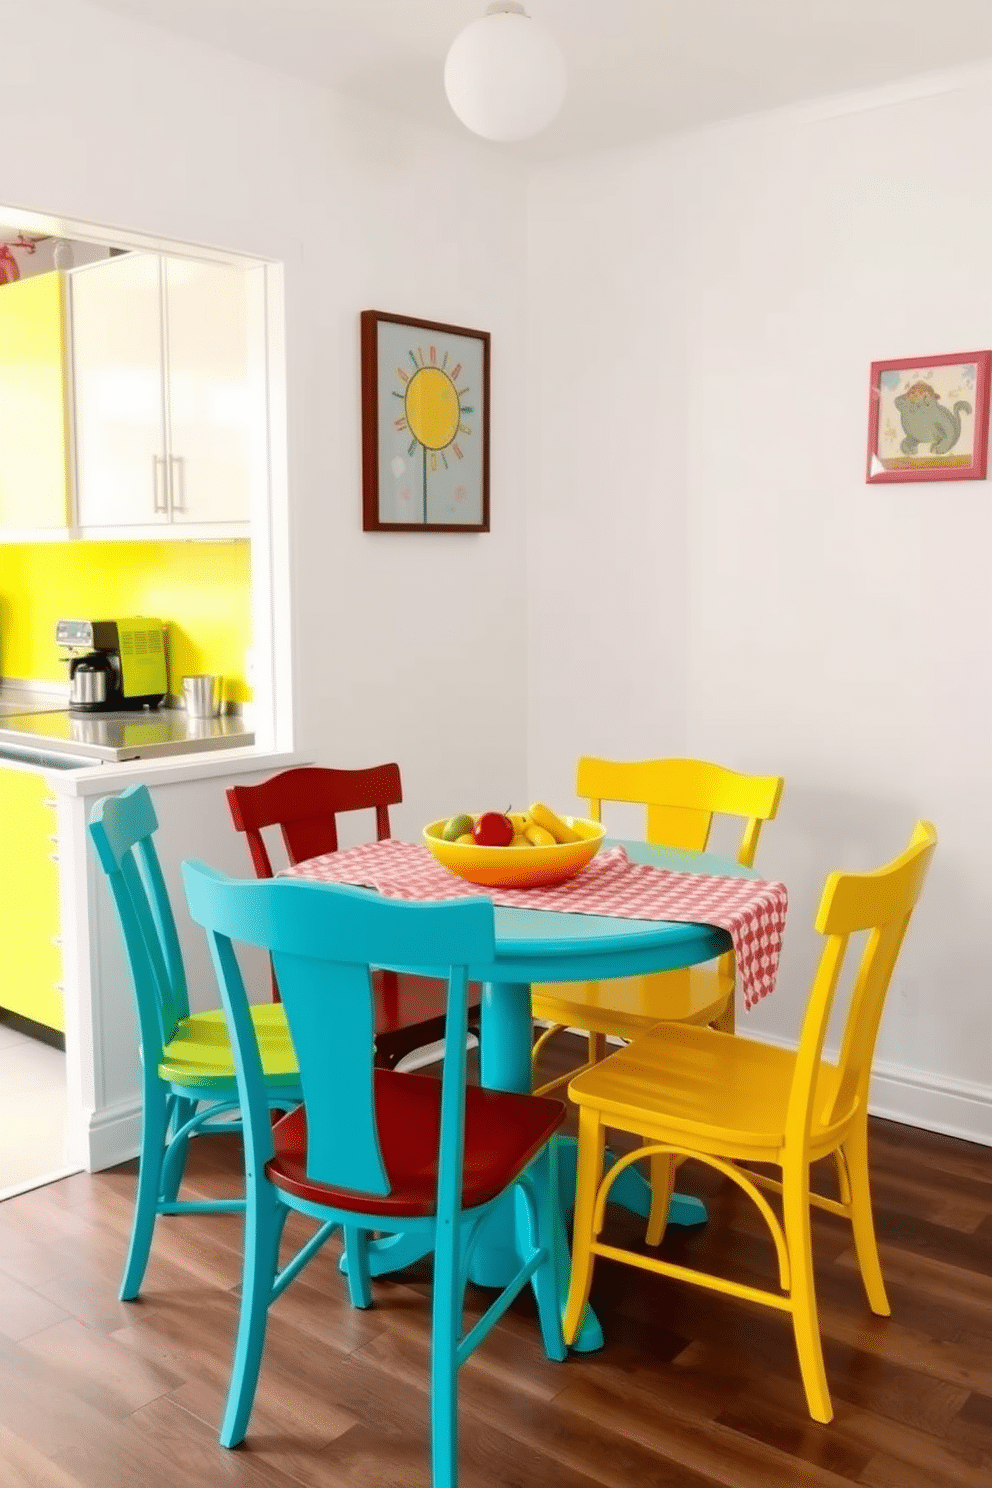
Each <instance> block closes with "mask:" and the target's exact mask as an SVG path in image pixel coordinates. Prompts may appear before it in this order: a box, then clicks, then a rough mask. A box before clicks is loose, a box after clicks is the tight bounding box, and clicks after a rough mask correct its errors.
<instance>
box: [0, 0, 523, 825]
mask: <svg viewBox="0 0 992 1488" xmlns="http://www.w3.org/2000/svg"><path fill="white" fill-rule="evenodd" d="M0 35H2V37H3V47H2V51H0V133H2V137H3V139H4V141H5V146H4V150H3V152H2V158H0V207H2V206H6V207H11V206H13V207H23V208H34V209H37V210H39V211H44V212H48V213H54V214H62V215H64V216H67V217H70V218H74V219H77V220H79V221H82V222H91V223H94V224H97V225H104V226H107V225H109V226H114V227H121V228H124V229H131V230H137V231H142V232H149V233H154V234H162V235H165V236H169V237H174V238H176V239H178V240H183V241H187V242H191V243H202V244H208V245H213V246H216V247H222V248H228V249H236V250H241V251H243V252H246V253H255V254H258V255H260V256H264V257H268V258H271V259H275V260H278V261H282V262H284V263H285V265H286V302H287V344H288V401H289V431H288V435H289V464H290V503H291V531H290V545H291V562H292V579H293V616H292V623H293V630H294V634H295V641H296V645H295V651H296V662H297V666H296V700H297V701H296V706H297V725H298V729H297V743H298V745H299V746H300V747H301V748H303V749H305V750H306V751H308V752H309V753H311V754H312V755H313V757H314V758H315V759H317V760H319V761H320V762H322V763H328V764H330V763H336V764H341V765H353V764H360V763H361V764H364V763H374V762H378V761H381V760H387V759H397V760H398V761H399V762H400V765H401V768H402V771H403V781H404V790H405V793H406V801H405V803H404V806H403V807H402V808H401V809H400V811H398V812H397V813H396V816H395V821H396V825H397V827H398V828H400V829H401V830H405V831H410V832H416V831H418V830H419V828H420V826H421V824H422V823H423V822H425V821H427V820H430V819H431V818H432V817H436V816H439V815H441V814H443V813H444V812H446V811H448V810H451V809H453V808H455V807H459V806H465V807H466V808H471V807H483V806H486V805H491V804H494V803H495V804H500V803H502V804H505V802H506V801H507V800H510V799H513V800H519V799H521V797H522V794H523V791H524V784H525V747H526V741H525V737H524V733H523V730H522V728H521V725H520V720H521V715H522V712H523V709H524V706H525V700H524V683H523V677H524V671H525V642H526V633H525V583H526V576H525V565H524V560H523V551H524V438H523V430H524V427H525V421H526V412H527V409H526V403H525V398H524V387H523V378H522V377H521V371H520V369H521V366H522V362H523V358H524V355H525V350H526V345H525V335H526V325H525V313H524V310H525V306H524V297H523V276H524V269H525V252H526V239H525V220H526V219H525V208H526V199H525V186H524V182H523V178H522V175H521V173H520V170H519V167H518V166H517V165H515V164H514V163H513V162H512V161H508V160H506V159H505V158H504V157H501V156H500V155H499V154H498V153H496V152H494V151H492V150H489V149H486V148H484V147H481V146H477V145H474V144H473V143H472V141H471V139H470V138H469V137H468V136H466V139H465V142H464V143H462V142H461V141H459V140H457V139H445V138H443V137H442V136H441V135H432V134H431V133H429V132H426V131H419V130H417V129H415V128H412V127H411V126H410V124H409V123H408V122H405V121H402V120H399V119H396V120H393V119H390V118H386V117H385V116H376V115H373V114H370V113H365V112H363V111H361V110H360V109H357V108H355V107H352V106H350V105H345V104H344V103H340V102H337V101H335V100H334V99H333V98H332V97H331V96H330V95H326V94H323V93H321V92H320V91H318V90H316V89H314V88H310V87H307V86H306V85H305V84H302V83H299V82H297V81H294V80H290V79H288V78H285V77H281V76H279V75H277V74H275V73H273V72H269V71H267V70H266V69H263V68H258V67H253V66H251V65H249V64H247V63H243V62H241V61H239V60H236V59H234V58H233V57H230V56H227V55H225V54H223V53H221V52H215V51H211V50H209V49H207V48H201V47H197V46H193V45H191V44H190V45H187V44H185V43H183V42H182V41H180V40H178V39H176V38H174V37H170V36H169V35H168V34H167V33H165V32H158V31H153V30H150V29H147V28H143V27H140V26H137V25H131V24H128V23H126V22H124V21H122V20H121V19H119V18H117V17H114V16H110V15H108V14H107V13H106V12H103V11H100V10H99V9H96V8H91V7H89V6H87V5H85V4H82V3H75V0H32V3H31V5H30V6H25V5H22V4H20V3H13V0H0ZM368 308H376V309H380V310H393V311H398V312H401V313H406V314H412V315H419V316H423V317H424V318H427V319H436V320H442V321H447V322H452V323H455V324H461V325H468V326H472V327H479V328H483V329H488V330H489V331H491V333H492V376H493V388H492V406H493V425H492V455H491V461H492V529H493V530H492V533H491V534H490V535H489V536H471V535H465V536H462V535H452V536H449V535H446V534H437V535H426V534H425V535H423V536H421V535H418V534H402V535H395V534H368V535H366V534H363V533H362V531H361V460H360V408H359V312H360V311H361V310H363V309H368ZM247 644H249V640H248V638H246V645H247Z"/></svg>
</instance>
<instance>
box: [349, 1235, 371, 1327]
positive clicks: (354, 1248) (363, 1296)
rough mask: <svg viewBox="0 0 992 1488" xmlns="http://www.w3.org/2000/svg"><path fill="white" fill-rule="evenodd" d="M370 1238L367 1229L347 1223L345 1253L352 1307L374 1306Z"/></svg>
mask: <svg viewBox="0 0 992 1488" xmlns="http://www.w3.org/2000/svg"><path fill="white" fill-rule="evenodd" d="M368 1238H369V1237H368V1231H367V1230H359V1229H357V1228H356V1227H355V1226H354V1225H345V1227H344V1253H345V1255H346V1256H347V1257H348V1266H347V1271H348V1297H349V1299H350V1301H351V1305H352V1307H371V1306H372V1276H371V1272H370V1271H369V1246H368Z"/></svg>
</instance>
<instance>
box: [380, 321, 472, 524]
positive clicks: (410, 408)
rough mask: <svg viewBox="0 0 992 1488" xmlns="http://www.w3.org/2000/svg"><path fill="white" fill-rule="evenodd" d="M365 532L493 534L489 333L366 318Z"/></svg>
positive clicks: (412, 322)
mask: <svg viewBox="0 0 992 1488" xmlns="http://www.w3.org/2000/svg"><path fill="white" fill-rule="evenodd" d="M361 322H362V514H363V515H362V527H363V530H364V531H366V532H488V531H489V332H488V331H472V330H468V329H467V328H466V327H465V326H453V325H444V324H442V323H441V322H440V321H435V320H414V319H413V318H412V317H410V316H408V315H387V314H385V313H384V312H383V311H381V310H363V311H362V315H361Z"/></svg>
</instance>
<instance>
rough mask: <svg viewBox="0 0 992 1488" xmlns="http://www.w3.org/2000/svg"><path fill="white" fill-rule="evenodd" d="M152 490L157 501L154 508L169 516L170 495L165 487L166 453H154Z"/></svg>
mask: <svg viewBox="0 0 992 1488" xmlns="http://www.w3.org/2000/svg"><path fill="white" fill-rule="evenodd" d="M159 472H161V476H162V478H161V480H160V479H159ZM152 492H153V496H154V501H155V505H154V508H153V510H154V511H156V512H162V513H164V514H165V515H166V516H168V514H169V497H168V493H167V492H166V489H165V456H164V455H152Z"/></svg>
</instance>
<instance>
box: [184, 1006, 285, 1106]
mask: <svg viewBox="0 0 992 1488" xmlns="http://www.w3.org/2000/svg"><path fill="white" fill-rule="evenodd" d="M251 1020H252V1023H253V1024H254V1025H255V1034H256V1037H257V1038H258V1047H259V1051H260V1053H261V1056H262V1070H263V1073H264V1074H265V1077H266V1080H268V1081H270V1082H271V1083H272V1084H275V1085H279V1084H285V1083H286V1081H287V1080H292V1079H295V1078H296V1077H297V1076H298V1074H299V1064H298V1062H297V1059H296V1051H295V1049H294V1048H293V1041H292V1039H291V1038H290V1036H289V1029H288V1028H287V1026H286V1014H285V1011H284V1009H283V1006H282V1003H279V1002H264V1003H258V1004H255V1005H253V1006H252V1009H251ZM162 1053H163V1055H164V1058H163V1060H162V1062H161V1064H160V1065H159V1067H158V1072H159V1075H160V1076H161V1078H162V1079H163V1080H172V1081H174V1082H175V1083H176V1084H178V1085H191V1086H197V1085H203V1086H207V1085H209V1086H211V1087H212V1088H214V1087H216V1085H217V1082H218V1081H219V1080H230V1082H231V1088H232V1089H233V1088H234V1085H235V1079H234V1054H233V1052H232V1050H231V1040H230V1037H229V1036H228V1032H227V1022H226V1020H225V1018H224V1012H223V1009H222V1008H215V1009H213V1010H211V1011H210V1012H208V1013H192V1014H191V1015H190V1016H189V1017H188V1018H183V1019H182V1020H181V1022H180V1023H179V1025H178V1027H177V1028H176V1031H175V1033H174V1034H173V1036H172V1038H171V1039H170V1040H169V1042H168V1043H167V1044H166V1046H165V1048H164V1049H163V1051H162Z"/></svg>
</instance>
